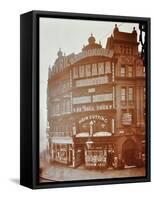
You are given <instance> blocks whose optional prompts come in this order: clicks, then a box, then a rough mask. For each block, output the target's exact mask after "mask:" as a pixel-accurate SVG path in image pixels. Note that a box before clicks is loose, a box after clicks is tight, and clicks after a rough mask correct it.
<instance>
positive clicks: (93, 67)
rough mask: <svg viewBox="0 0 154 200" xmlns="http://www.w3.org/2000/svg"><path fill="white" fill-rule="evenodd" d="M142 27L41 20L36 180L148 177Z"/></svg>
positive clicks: (116, 23) (108, 22) (143, 34)
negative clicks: (37, 173) (37, 170)
mask: <svg viewBox="0 0 154 200" xmlns="http://www.w3.org/2000/svg"><path fill="white" fill-rule="evenodd" d="M144 36H145V33H144V26H142V25H141V24H140V23H137V22H136V23H133V22H123V21H122V22H120V21H109V20H108V21H105V20H104V21H103V20H101V21H97V20H84V19H80V20H79V19H62V18H52V17H40V18H39V182H40V183H48V182H57V181H79V180H80V181H81V180H95V179H96V180H98V179H112V178H114V179H115V178H117V179H118V178H128V177H145V176H146V142H147V141H146V138H147V137H146V134H147V133H146V99H147V96H146V94H147V93H146V89H147V88H146V87H147V86H146V67H147V66H146V62H145V57H144V56H145V55H144V51H145V49H144V44H145V39H146V37H144Z"/></svg>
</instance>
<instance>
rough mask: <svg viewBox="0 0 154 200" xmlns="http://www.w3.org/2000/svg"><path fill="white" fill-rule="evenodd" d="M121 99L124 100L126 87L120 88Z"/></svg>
mask: <svg viewBox="0 0 154 200" xmlns="http://www.w3.org/2000/svg"><path fill="white" fill-rule="evenodd" d="M121 101H126V88H121Z"/></svg>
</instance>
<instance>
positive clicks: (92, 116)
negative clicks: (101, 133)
mask: <svg viewBox="0 0 154 200" xmlns="http://www.w3.org/2000/svg"><path fill="white" fill-rule="evenodd" d="M87 120H100V121H103V122H104V123H107V122H108V119H107V118H105V117H104V116H101V115H88V116H85V117H82V118H81V119H80V120H79V124H81V123H83V122H85V121H87Z"/></svg>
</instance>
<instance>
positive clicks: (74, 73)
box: [73, 67, 78, 78]
mask: <svg viewBox="0 0 154 200" xmlns="http://www.w3.org/2000/svg"><path fill="white" fill-rule="evenodd" d="M73 78H78V68H77V67H74V68H73Z"/></svg>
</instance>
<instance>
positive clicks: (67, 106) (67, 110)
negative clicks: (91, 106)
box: [66, 100, 70, 112]
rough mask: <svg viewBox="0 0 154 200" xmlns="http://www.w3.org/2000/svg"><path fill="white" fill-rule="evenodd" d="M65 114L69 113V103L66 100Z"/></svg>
mask: <svg viewBox="0 0 154 200" xmlns="http://www.w3.org/2000/svg"><path fill="white" fill-rule="evenodd" d="M66 112H70V101H69V100H66Z"/></svg>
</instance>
